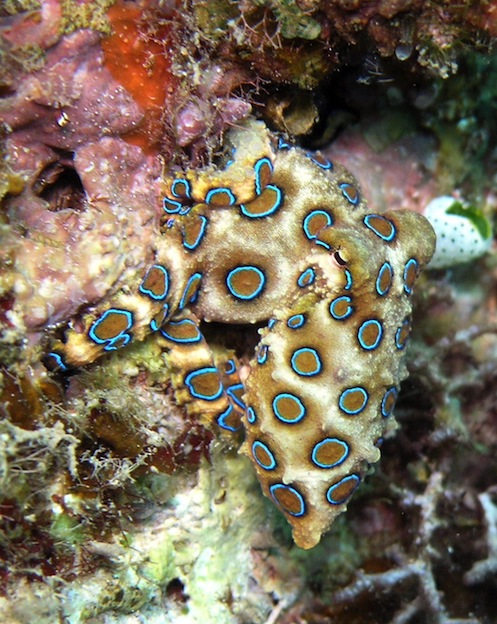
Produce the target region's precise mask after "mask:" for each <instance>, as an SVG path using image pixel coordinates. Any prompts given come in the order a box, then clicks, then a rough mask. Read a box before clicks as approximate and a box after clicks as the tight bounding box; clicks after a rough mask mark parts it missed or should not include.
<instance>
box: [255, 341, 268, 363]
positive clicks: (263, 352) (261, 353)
mask: <svg viewBox="0 0 497 624" xmlns="http://www.w3.org/2000/svg"><path fill="white" fill-rule="evenodd" d="M268 355H269V347H268V346H267V345H260V347H259V348H258V350H257V363H258V364H265V363H266V362H267V357H268Z"/></svg>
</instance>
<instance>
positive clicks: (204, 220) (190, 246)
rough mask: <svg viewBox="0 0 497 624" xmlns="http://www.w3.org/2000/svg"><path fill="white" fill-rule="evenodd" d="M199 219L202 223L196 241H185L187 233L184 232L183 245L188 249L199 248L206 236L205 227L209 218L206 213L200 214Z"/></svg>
mask: <svg viewBox="0 0 497 624" xmlns="http://www.w3.org/2000/svg"><path fill="white" fill-rule="evenodd" d="M199 219H200V220H201V221H202V224H201V226H200V230H199V233H198V235H197V238H196V239H195V241H194V242H193V243H187V242H185V235H184V233H183V247H184V248H185V249H188V251H193V250H194V249H197V247H198V246H199V245H200V243H201V242H202V239H203V237H204V234H205V229H206V227H207V223H208V219H207V217H205V216H204V215H199Z"/></svg>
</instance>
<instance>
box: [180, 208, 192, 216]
mask: <svg viewBox="0 0 497 624" xmlns="http://www.w3.org/2000/svg"><path fill="white" fill-rule="evenodd" d="M191 209H192V207H191V206H183V207H182V208H180V209H179V214H180V215H183V216H185V215H187V214H188V213H189V212H190V210H191Z"/></svg>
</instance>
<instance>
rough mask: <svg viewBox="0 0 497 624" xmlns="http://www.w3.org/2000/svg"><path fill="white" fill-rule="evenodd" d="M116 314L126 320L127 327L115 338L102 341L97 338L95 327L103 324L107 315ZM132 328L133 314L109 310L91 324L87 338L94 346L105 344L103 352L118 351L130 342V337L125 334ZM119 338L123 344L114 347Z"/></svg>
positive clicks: (113, 309)
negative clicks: (121, 315)
mask: <svg viewBox="0 0 497 624" xmlns="http://www.w3.org/2000/svg"><path fill="white" fill-rule="evenodd" d="M116 313H117V314H123V315H124V316H125V317H126V318H127V320H128V326H127V327H126V329H123V330H122V331H121V332H119V334H118V335H117V336H114V337H112V338H103V339H102V338H99V337H98V336H97V335H96V334H95V330H96V329H97V327H98V326H99V325H100V323H103V322H104V320H105V319H106V317H107V316H108V315H109V314H116ZM132 327H133V313H132V312H130V311H129V310H120V309H118V308H110V309H109V310H106V311H105V312H104V313H103V314H102V316H101V317H100V318H99V319H97V320H96V321H95V322H94V323H93V325H92V326H91V327H90V330H89V331H88V336H89V337H90V338H91V339H92V340H93V342H95V343H96V344H106V345H107V346H105V347H104V349H105V351H114V350H115V349H120V348H121V347H124V346H125V345H127V344H128V342H129V341H130V340H131V336H130V335H129V334H127V333H126V332H127V331H128V329H131V328H132ZM121 338H122V339H123V340H124V341H125V342H124V343H123V344H122V345H118V346H116V345H115V343H116V342H117V341H118V340H121Z"/></svg>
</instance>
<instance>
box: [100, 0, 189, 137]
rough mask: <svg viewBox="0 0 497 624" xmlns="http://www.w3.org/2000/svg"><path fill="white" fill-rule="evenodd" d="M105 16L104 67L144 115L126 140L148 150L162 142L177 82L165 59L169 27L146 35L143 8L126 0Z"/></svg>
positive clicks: (122, 0) (159, 27)
mask: <svg viewBox="0 0 497 624" xmlns="http://www.w3.org/2000/svg"><path fill="white" fill-rule="evenodd" d="M107 15H108V18H109V21H110V24H111V27H112V34H110V35H109V36H107V37H105V38H104V39H103V40H102V49H103V52H104V64H105V67H107V69H108V70H109V71H110V73H111V74H112V76H113V77H114V78H115V79H116V80H117V81H118V82H119V83H120V84H122V86H123V87H124V88H125V89H126V90H127V91H128V92H129V93H130V94H131V95H132V96H133V99H134V101H135V102H136V103H137V104H138V105H139V106H140V107H141V108H142V110H143V113H144V117H143V119H142V121H141V122H140V124H139V126H138V127H137V128H135V129H134V130H133V131H131V132H129V133H128V134H127V135H126V139H127V140H128V141H130V142H132V143H134V144H136V145H140V146H141V147H143V148H144V149H150V147H153V146H156V145H157V144H158V142H159V141H160V139H161V134H162V124H161V118H162V115H163V111H164V109H165V108H167V98H168V95H170V94H171V93H172V92H173V90H174V88H175V87H176V85H177V82H178V81H177V79H176V78H175V77H174V76H173V74H172V72H171V59H170V57H169V56H168V46H169V43H168V40H169V38H170V28H172V27H171V26H166V25H164V24H161V25H158V24H156V31H157V32H154V35H153V36H152V35H151V34H148V33H147V23H146V20H147V16H146V14H145V12H144V9H143V8H141V7H139V6H136V5H134V4H131V3H129V2H126V1H125V0H118V2H116V4H115V5H113V6H112V7H111V8H110V9H109V11H108V13H107ZM159 41H160V43H159Z"/></svg>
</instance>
